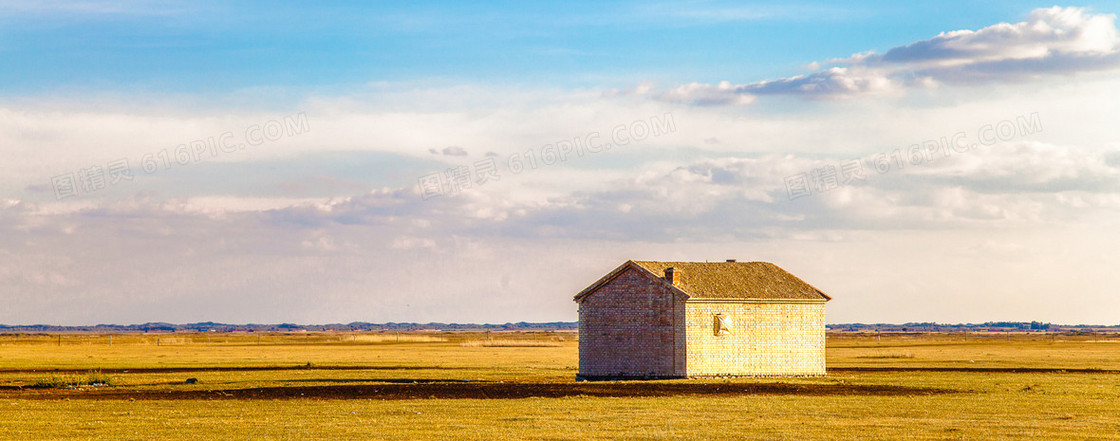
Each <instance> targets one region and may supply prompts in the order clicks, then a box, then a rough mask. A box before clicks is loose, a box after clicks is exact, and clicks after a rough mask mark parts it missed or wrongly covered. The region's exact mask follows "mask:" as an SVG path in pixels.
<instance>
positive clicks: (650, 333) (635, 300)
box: [579, 268, 685, 377]
mask: <svg viewBox="0 0 1120 441" xmlns="http://www.w3.org/2000/svg"><path fill="white" fill-rule="evenodd" d="M684 311H685V307H684V304H683V302H682V301H681V300H680V299H676V298H675V295H674V293H673V292H672V290H670V289H669V288H667V287H665V286H664V285H663V284H662V283H660V282H658V281H657V280H653V279H651V278H649V277H648V276H646V275H643V274H641V273H639V272H638V271H636V270H634V269H632V268H631V269H627V270H625V271H624V272H623V273H621V274H619V275H618V276H617V277H615V279H614V280H612V281H611V282H610V283H607V284H605V285H603V286H602V287H600V288H599V289H598V290H597V291H596V292H594V293H592V294H590V295H588V296H587V297H584V298H583V301H582V302H581V303H580V305H579V374H580V376H582V377H647V376H649V377H671V376H684V369H685V359H684V356H685V346H684V345H685V329H684V327H683V326H678V324H680V323H683V322H684V319H685V318H684Z"/></svg>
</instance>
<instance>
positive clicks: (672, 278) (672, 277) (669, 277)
mask: <svg viewBox="0 0 1120 441" xmlns="http://www.w3.org/2000/svg"><path fill="white" fill-rule="evenodd" d="M676 275H677V270H675V269H673V268H672V267H669V268H665V280H666V281H668V282H669V284H670V285H676V284H677V278H676Z"/></svg>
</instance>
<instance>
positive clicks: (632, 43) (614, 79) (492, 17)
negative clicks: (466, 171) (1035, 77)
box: [0, 1, 1115, 96]
mask: <svg viewBox="0 0 1120 441" xmlns="http://www.w3.org/2000/svg"><path fill="white" fill-rule="evenodd" d="M1037 6H1038V7H1046V6H1049V5H1048V4H1039V5H1037ZM1097 7H1098V8H1100V9H1102V10H1104V11H1109V10H1112V9H1115V4H1111V5H1109V4H1104V5H1099V6H1097ZM1031 9H1033V7H1028V6H1024V4H1023V3H1021V2H977V3H972V2H958V3H944V2H934V3H923V4H905V5H903V4H898V3H893V2H864V3H848V4H844V5H836V4H827V3H784V2H783V3H774V4H739V3H724V2H672V3H660V4H658V3H646V2H635V3H618V2H612V3H603V2H563V3H545V4H537V3H536V2H534V3H529V4H526V3H523V2H511V3H488V4H483V5H466V4H460V3H455V2H453V3H451V4H447V3H440V2H424V3H419V4H414V3H411V2H405V3H404V4H391V3H383V2H371V3H369V4H365V5H360V6H358V5H354V4H353V3H352V2H316V3H314V4H280V5H276V4H272V3H261V2H228V3H208V2H200V4H198V5H194V4H174V3H160V2H155V3H142V2H135V3H134V2H116V1H104V2H98V1H91V2H15V4H14V5H9V6H7V7H0V29H2V31H0V41H2V42H3V44H2V46H0V48H2V50H3V54H4V59H5V66H6V67H5V69H4V70H3V73H0V81H2V82H3V84H5V87H4V89H3V93H4V94H5V95H8V96H35V95H51V94H58V93H62V92H64V93H74V92H87V93H88V92H103V91H106V90H109V91H118V92H130V91H144V92H147V93H152V94H157V95H158V94H176V93H189V94H223V93H230V92H234V91H237V90H241V89H246V88H259V87H278V88H285V89H293V90H296V91H299V92H310V91H315V90H321V89H328V90H337V89H340V88H342V89H344V88H349V87H355V86H360V85H362V84H366V83H369V82H376V81H391V82H437V83H438V82H450V83H456V82H470V83H474V82H502V83H514V84H526V85H538V84H541V83H546V84H549V85H553V86H556V87H618V86H623V85H627V84H628V83H630V82H632V81H633V80H634V79H635V78H643V79H647V80H657V81H665V82H690V81H703V82H718V81H722V80H735V81H739V82H749V81H761V80H765V79H767V78H771V77H779V76H789V75H793V74H797V73H801V72H803V71H804V66H805V65H806V64H808V63H810V62H813V61H822V60H826V59H830V58H838V57H844V56H847V55H850V54H854V53H857V52H863V51H868V50H885V49H888V48H890V47H893V46H896V45H900V44H904V43H907V42H911V41H916V40H921V39H925V38H929V37H931V36H933V35H936V34H937V33H939V32H943V31H946V30H956V29H977V28H980V27H984V26H986V25H989V24H992V23H997V22H1000V21H1008V20H1016V19H1021V18H1022V17H1023V16H1024V15H1025V13H1027V12H1029V11H1030V10H1031Z"/></svg>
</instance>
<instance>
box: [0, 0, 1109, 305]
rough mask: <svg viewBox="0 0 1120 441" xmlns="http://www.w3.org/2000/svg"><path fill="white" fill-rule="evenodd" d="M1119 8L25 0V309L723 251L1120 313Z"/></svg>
mask: <svg viewBox="0 0 1120 441" xmlns="http://www.w3.org/2000/svg"><path fill="white" fill-rule="evenodd" d="M1117 11H1120V4H1118V3H1116V2H1094V3H1090V4H1074V5H1058V6H1054V5H1051V4H1037V5H1030V4H1024V3H1019V2H977V3H964V2H936V3H925V4H915V5H911V4H899V3H896V2H881V3H880V2H862V3H847V4H843V5H837V4H826V3H793V4H790V3H780V4H779V3H773V4H765V3H763V4H759V3H755V4H738V3H721V2H683V3H682V2H673V3H640V2H635V3H602V2H594V3H592V2H587V3H580V2H557V3H532V4H525V3H522V2H517V3H509V4H500V3H489V4H485V5H469V6H468V5H462V4H458V3H452V4H443V3H413V2H406V3H371V4H368V5H364V6H355V5H353V4H351V3H349V2H315V3H308V4H280V5H275V4H270V3H264V2H227V3H215V2H195V3H176V2H139V1H125V0H100V1H98V0H90V1H70V0H54V1H10V2H5V3H4V4H2V5H0V66H3V68H2V69H0V84H2V86H0V153H3V155H4V157H5V158H9V160H8V161H4V162H0V323H61V324H89V323H105V322H118V323H126V322H127V323H134V322H146V321H168V322H192V321H207V320H213V321H224V322H301V323H326V322H349V321H356V320H361V321H375V322H376V321H458V322H506V321H522V320H524V321H552V320H573V319H575V316H576V309H575V304H574V303H573V302H572V301H571V296H572V295H574V294H575V293H576V292H578V291H579V290H581V289H582V288H583V287H585V286H586V285H588V284H590V283H591V282H593V281H594V280H596V279H597V278H598V277H600V276H601V275H602V274H604V273H606V272H607V271H609V270H610V269H612V268H614V267H616V266H618V265H619V264H620V263H621V262H623V261H625V260H627V259H640V260H689V261H705V260H713V261H715V260H723V259H728V258H735V259H739V260H740V261H751V260H761V261H770V262H774V263H777V264H778V265H779V266H782V267H783V268H786V269H788V270H790V271H791V272H793V273H794V274H796V275H798V276H800V277H802V278H803V279H805V280H807V281H809V282H810V283H812V284H814V285H815V286H817V287H818V288H820V289H821V290H823V291H825V292H827V293H829V294H830V295H831V296H832V297H833V298H834V299H835V300H834V301H832V302H831V303H830V305H829V310H828V320H829V321H830V322H834V323H836V322H857V321H861V322H906V321H942V322H968V321H972V322H982V321H987V320H1040V321H1050V322H1060V323H1115V321H1116V319H1115V314H1114V311H1116V310H1117V308H1120V298H1117V297H1116V296H1115V295H1114V292H1115V291H1116V289H1117V288H1120V274H1117V273H1116V271H1114V267H1115V262H1114V260H1115V259H1114V257H1113V256H1112V250H1115V249H1117V248H1120V242H1118V240H1120V236H1117V235H1116V234H1115V231H1116V229H1117V227H1120V135H1118V134H1117V133H1116V131H1115V129H1114V127H1115V120H1116V116H1117V115H1120V102H1118V100H1116V99H1115V97H1116V96H1120V76H1118V75H1117V74H1118V73H1120V30H1118V28H1117V27H1116V17H1115V14H1116V13H1117ZM560 158H562V159H560ZM487 167H489V168H487ZM487 170H488V171H489V173H484V172H486V171H487ZM484 175H485V176H484ZM484 177H485V179H483V178H484ZM464 179H465V180H464ZM1056 292H1060V293H1062V296H1061V299H1062V301H1060V302H1055V300H1054V299H1055V293H1056Z"/></svg>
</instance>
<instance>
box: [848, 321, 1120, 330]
mask: <svg viewBox="0 0 1120 441" xmlns="http://www.w3.org/2000/svg"><path fill="white" fill-rule="evenodd" d="M826 326H827V327H828V330H829V331H835V332H843V331H848V332H1120V325H1058V324H1053V323H1043V322H985V323H958V324H948V323H933V322H924V323H902V324H892V323H872V324H867V323H841V324H833V325H826Z"/></svg>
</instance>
